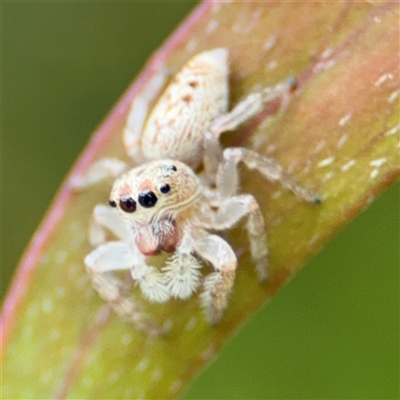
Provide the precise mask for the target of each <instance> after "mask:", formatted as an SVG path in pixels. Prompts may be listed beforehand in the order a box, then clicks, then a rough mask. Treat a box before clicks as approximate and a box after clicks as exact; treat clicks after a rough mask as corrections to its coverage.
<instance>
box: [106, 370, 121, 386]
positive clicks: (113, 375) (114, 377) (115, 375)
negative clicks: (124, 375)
mask: <svg viewBox="0 0 400 400" xmlns="http://www.w3.org/2000/svg"><path fill="white" fill-rule="evenodd" d="M118 378H119V373H118V372H116V371H113V372H111V374H110V375H109V376H108V382H109V383H115V382H117V380H118Z"/></svg>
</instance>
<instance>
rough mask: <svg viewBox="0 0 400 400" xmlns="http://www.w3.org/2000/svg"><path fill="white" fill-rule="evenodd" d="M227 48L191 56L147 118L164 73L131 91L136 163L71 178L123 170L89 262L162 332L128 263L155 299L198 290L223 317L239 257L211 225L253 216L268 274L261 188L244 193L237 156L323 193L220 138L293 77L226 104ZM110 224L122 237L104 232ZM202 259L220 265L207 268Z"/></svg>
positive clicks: (129, 140)
mask: <svg viewBox="0 0 400 400" xmlns="http://www.w3.org/2000/svg"><path fill="white" fill-rule="evenodd" d="M227 58H228V52H227V50H226V49H222V48H219V49H214V50H210V51H206V52H203V53H200V54H198V55H196V56H195V57H193V58H192V59H190V60H189V61H188V62H187V63H186V64H185V65H184V67H183V68H182V69H181V71H180V72H179V73H178V74H177V75H176V76H175V78H174V79H173V80H172V82H171V83H170V84H169V85H168V86H167V88H166V90H165V91H164V93H163V94H162V95H161V96H160V97H159V100H158V101H157V103H156V105H155V106H154V108H153V110H152V112H151V113H150V115H149V116H148V118H146V114H147V108H148V107H147V104H148V103H149V102H150V101H151V100H152V98H154V97H155V96H156V94H157V93H158V91H159V90H160V88H161V86H162V85H163V83H164V78H163V76H162V74H159V75H157V76H156V77H155V78H154V79H153V80H152V81H151V82H150V84H149V87H148V90H147V93H144V94H142V96H140V97H139V98H137V99H136V100H135V101H134V103H133V105H132V109H131V112H130V114H129V117H128V121H127V125H126V128H125V130H124V137H123V141H124V146H125V148H126V151H127V153H128V154H129V156H130V157H131V159H132V160H133V162H134V163H135V164H136V165H139V166H137V167H135V168H133V169H130V170H129V168H128V166H127V165H126V164H125V163H123V162H121V161H120V160H117V159H102V160H100V161H99V162H97V163H96V164H95V165H94V166H92V167H91V168H90V169H89V171H88V172H87V173H86V175H84V176H81V177H79V178H76V179H75V181H74V185H75V187H78V188H83V187H87V186H89V185H91V184H93V183H96V182H98V181H100V180H101V179H103V178H105V177H114V178H116V180H115V182H114V185H113V188H112V191H111V195H110V201H109V203H110V206H111V207H109V206H105V205H98V206H96V207H95V209H94V213H93V218H92V222H91V229H90V235H89V236H90V242H91V244H92V245H93V247H95V249H94V250H93V251H92V252H91V253H90V254H89V255H88V256H87V257H86V258H85V265H86V268H87V271H88V273H89V276H90V277H91V280H92V283H93V286H94V288H95V289H96V290H97V291H98V293H99V295H100V296H101V297H102V298H103V299H104V300H105V301H106V302H108V303H109V304H110V306H111V307H112V308H113V309H114V310H115V311H116V312H117V313H118V314H119V315H121V316H122V317H123V318H124V319H126V320H128V321H130V322H132V323H133V324H134V325H135V326H136V327H137V328H139V329H141V330H143V331H145V332H147V333H150V334H158V333H161V332H162V328H161V327H159V326H155V325H154V324H153V323H151V322H150V321H148V320H147V319H146V318H145V317H144V316H143V315H142V314H141V313H140V312H139V311H138V309H137V306H136V304H135V302H134V301H133V300H132V299H131V298H130V297H127V296H126V295H125V294H124V292H123V285H122V282H120V281H119V280H118V279H117V278H116V277H114V276H112V275H111V274H110V273H109V272H110V271H114V270H129V271H130V273H131V276H132V278H133V280H134V281H135V282H136V283H137V285H138V286H139V287H140V289H141V292H142V294H143V295H144V297H146V298H147V299H148V300H150V301H153V302H165V301H167V300H168V299H170V298H179V299H187V298H189V297H190V296H191V295H192V294H193V293H194V292H196V291H198V290H201V295H200V298H201V304H202V306H203V308H204V310H205V314H206V318H207V319H208V321H209V322H210V323H216V322H217V321H218V320H219V319H220V318H221V316H222V313H223V311H224V309H225V308H226V306H227V301H228V296H229V293H230V291H231V289H232V286H233V283H234V279H235V273H236V268H237V259H236V256H235V253H234V251H233V249H232V247H231V246H230V245H229V244H228V243H227V242H226V241H225V240H224V239H222V238H221V237H220V236H218V235H217V234H211V233H209V231H210V230H212V231H223V230H226V229H229V228H231V227H233V226H234V225H235V224H236V223H237V222H238V221H239V220H241V219H242V218H244V217H246V218H247V223H246V230H247V233H248V237H249V242H250V251H251V255H252V258H253V260H254V262H255V264H256V271H257V274H258V278H259V280H260V281H264V280H265V279H266V278H267V264H268V261H267V241H266V235H265V229H264V220H263V216H262V213H261V211H260V208H259V206H258V203H257V201H256V200H255V198H254V197H253V196H252V195H251V194H238V193H237V192H238V173H237V164H238V163H239V162H240V161H242V162H244V164H245V165H246V166H247V167H248V168H251V169H256V170H258V171H259V172H260V173H261V174H262V175H264V176H265V177H266V178H267V179H269V180H279V181H280V182H281V183H282V185H283V186H284V187H286V188H288V189H290V190H291V191H293V192H294V193H295V194H296V195H297V196H299V197H300V198H302V199H304V200H306V201H309V202H318V201H319V199H318V196H316V195H315V194H314V193H312V192H310V191H308V190H306V189H305V188H303V187H302V186H300V185H299V184H298V183H297V182H296V181H295V180H294V179H293V178H291V177H290V176H289V175H288V174H286V173H285V172H284V171H283V170H282V168H281V167H280V165H279V164H278V163H277V162H276V161H275V160H273V159H271V158H265V157H262V156H260V155H259V154H257V153H256V152H254V151H252V150H249V149H245V148H239V147H233V148H227V149H225V150H224V151H222V149H221V148H220V144H219V136H220V135H221V133H223V132H225V131H229V130H233V129H235V128H236V127H238V126H239V125H240V124H241V123H243V122H245V121H247V120H248V119H250V118H251V117H253V116H254V115H255V114H257V113H258V112H260V111H261V110H262V109H263V106H264V105H265V103H267V102H269V101H271V100H273V99H275V98H277V97H284V96H285V95H287V94H288V93H289V92H290V91H291V90H292V89H293V81H292V80H288V81H286V82H283V83H280V84H278V85H277V86H275V87H268V88H265V89H264V90H262V91H260V92H258V93H252V94H250V95H249V96H247V97H246V98H245V99H244V100H242V101H241V102H239V104H237V105H236V106H235V107H234V108H233V109H232V110H231V111H229V112H228V98H229V90H228V89H229V88H228V75H229V72H228V62H227ZM201 167H202V169H201ZM199 168H200V169H201V172H200V173H199V174H196V172H195V171H198V170H199ZM107 230H108V231H111V232H112V233H113V234H114V235H115V236H116V237H117V238H118V240H116V241H109V242H107V241H106V239H105V237H106V236H105V234H106V231H107ZM161 252H167V253H170V254H171V256H170V257H169V258H168V260H167V262H166V265H165V266H164V267H163V268H161V269H157V268H155V267H153V266H151V265H149V264H151V257H152V256H154V255H158V254H160V253H161ZM199 259H201V260H205V261H207V262H208V263H209V264H211V265H212V267H213V268H214V270H215V272H212V273H209V274H208V275H207V276H205V277H203V276H202V274H201V272H200V269H201V263H200V261H199Z"/></svg>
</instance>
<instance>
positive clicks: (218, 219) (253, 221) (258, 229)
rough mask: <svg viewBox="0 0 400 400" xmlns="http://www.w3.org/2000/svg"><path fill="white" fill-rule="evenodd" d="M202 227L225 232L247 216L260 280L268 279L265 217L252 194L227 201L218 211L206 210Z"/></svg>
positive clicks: (253, 257) (253, 255)
mask: <svg viewBox="0 0 400 400" xmlns="http://www.w3.org/2000/svg"><path fill="white" fill-rule="evenodd" d="M203 212H204V216H202V226H203V227H204V228H206V229H215V230H225V229H229V228H231V227H233V226H234V225H235V224H236V223H237V222H239V221H240V220H241V219H242V218H243V217H246V216H247V222H246V230H247V235H248V238H249V243H250V253H251V257H252V259H253V260H254V261H255V263H256V271H257V274H258V279H259V280H260V281H264V280H265V279H266V278H267V267H268V257H267V255H268V248H267V236H266V233H265V227H264V217H263V215H262V213H261V210H260V207H259V205H258V203H257V201H256V199H255V198H254V197H253V196H252V195H250V194H243V195H239V196H233V197H229V198H227V199H225V200H224V201H223V202H222V203H221V204H220V206H219V207H218V209H217V210H216V211H213V210H211V209H210V210H206V209H204V211H203Z"/></svg>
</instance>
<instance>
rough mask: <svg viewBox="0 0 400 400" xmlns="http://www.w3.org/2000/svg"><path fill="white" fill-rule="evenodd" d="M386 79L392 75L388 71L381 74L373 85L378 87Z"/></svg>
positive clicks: (391, 77)
mask: <svg viewBox="0 0 400 400" xmlns="http://www.w3.org/2000/svg"><path fill="white" fill-rule="evenodd" d="M388 79H393V75H392V74H390V73H385V74H382V75H381V76H380V77H379V78H378V79H377V80H376V82H375V83H374V85H375V87H379V86H381V85H382V83H384V82H386V81H387V80H388Z"/></svg>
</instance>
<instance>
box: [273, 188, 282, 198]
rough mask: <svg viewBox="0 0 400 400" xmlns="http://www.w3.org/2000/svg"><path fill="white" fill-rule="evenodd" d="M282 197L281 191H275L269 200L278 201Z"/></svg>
mask: <svg viewBox="0 0 400 400" xmlns="http://www.w3.org/2000/svg"><path fill="white" fill-rule="evenodd" d="M281 196H282V191H281V190H276V191H275V192H274V193H272V195H271V198H272V199H274V200H276V199H279V197H281Z"/></svg>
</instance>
